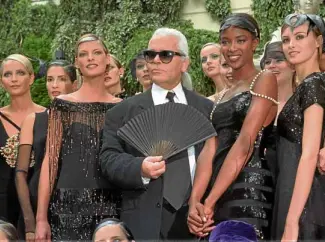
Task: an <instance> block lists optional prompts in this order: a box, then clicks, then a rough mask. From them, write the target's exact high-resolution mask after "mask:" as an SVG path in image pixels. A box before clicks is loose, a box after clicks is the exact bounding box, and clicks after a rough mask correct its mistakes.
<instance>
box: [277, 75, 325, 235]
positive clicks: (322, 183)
mask: <svg viewBox="0 0 325 242" xmlns="http://www.w3.org/2000/svg"><path fill="white" fill-rule="evenodd" d="M324 80H325V74H324V73H313V74H311V75H309V76H308V77H307V78H306V79H305V80H304V81H303V83H301V84H300V85H299V86H298V87H297V89H296V91H295V92H294V94H293V95H292V96H291V98H290V99H289V100H288V101H287V103H286V104H285V106H284V107H283V109H282V111H281V113H280V114H279V118H278V126H277V127H278V136H279V137H278V144H277V160H278V169H279V174H278V178H277V186H276V194H275V206H274V216H273V217H274V218H273V224H272V236H273V237H274V239H281V237H282V235H283V232H284V226H285V221H286V217H287V214H288V209H289V206H290V202H291V197H292V193H293V188H294V183H295V179H296V173H297V168H298V164H299V160H300V156H301V153H302V134H303V125H304V117H303V113H304V110H306V109H307V108H308V107H309V106H311V105H313V104H315V103H318V104H319V105H321V106H322V107H323V108H325V86H324ZM321 137H324V121H323V134H322V136H321ZM321 144H323V140H322V142H321ZM321 146H322V145H321ZM299 239H301V240H315V239H322V240H325V177H324V176H321V175H320V174H319V172H318V171H316V172H315V176H314V180H313V185H312V188H311V192H310V195H309V198H308V200H307V203H306V205H305V208H304V211H303V214H302V216H301V218H300V223H299Z"/></svg>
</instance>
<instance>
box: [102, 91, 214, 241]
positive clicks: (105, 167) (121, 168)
mask: <svg viewBox="0 0 325 242" xmlns="http://www.w3.org/2000/svg"><path fill="white" fill-rule="evenodd" d="M183 89H184V93H185V96H186V99H187V103H188V105H191V106H193V107H195V108H197V109H198V110H199V111H201V112H202V113H203V114H204V115H205V116H206V117H208V116H209V114H210V112H211V110H212V106H213V103H212V102H211V101H210V100H208V99H207V98H205V97H202V96H199V95H198V94H196V93H194V92H192V91H188V90H187V89H185V88H183ZM151 95H152V94H151V90H150V89H149V90H148V91H146V92H144V93H142V94H139V95H136V96H133V97H131V98H128V99H126V100H125V101H123V102H121V103H120V104H118V105H116V106H115V107H113V108H112V109H110V110H109V111H108V112H107V114H106V119H105V127H104V134H103V146H102V150H101V155H100V162H101V169H102V172H103V175H104V176H105V177H106V178H107V179H108V180H109V181H110V182H112V183H113V184H114V185H116V186H117V187H119V188H120V189H121V192H122V208H121V220H122V221H124V222H126V224H127V225H128V226H129V227H130V229H131V231H132V232H133V234H134V236H135V239H138V240H139V239H150V240H153V239H159V233H160V228H161V214H162V202H163V192H162V189H163V187H162V185H163V181H162V179H161V178H158V179H151V181H150V183H149V184H148V185H144V184H143V181H142V178H141V166H142V161H143V160H144V158H145V157H143V155H142V154H141V153H140V152H139V151H137V150H136V149H135V148H133V147H132V146H130V145H128V144H127V143H125V142H124V141H123V140H122V139H120V138H119V137H118V136H117V130H118V129H119V128H120V127H122V126H123V125H124V124H125V123H126V122H128V121H129V120H130V119H132V118H133V117H134V116H136V115H137V114H139V113H141V112H142V111H144V110H146V109H147V108H150V107H152V106H154V103H153V100H152V96H151ZM202 147H203V143H201V144H199V145H197V146H195V154H196V156H197V155H198V154H199V153H200V152H201V149H202ZM184 223H186V220H184Z"/></svg>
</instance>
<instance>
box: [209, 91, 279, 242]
mask: <svg viewBox="0 0 325 242" xmlns="http://www.w3.org/2000/svg"><path fill="white" fill-rule="evenodd" d="M251 101H252V94H251V93H250V91H245V92H242V93H239V94H237V95H235V96H234V97H233V98H231V99H230V100H228V101H225V102H222V103H219V104H217V105H216V106H215V109H214V111H213V113H212V116H211V117H212V123H213V125H214V127H215V129H216V131H217V134H218V148H217V152H216V156H215V158H214V161H213V174H212V179H211V182H210V188H209V189H208V191H209V190H210V189H211V187H212V186H213V184H214V182H215V179H216V177H217V175H218V173H219V171H220V168H221V166H222V165H223V162H224V161H225V158H226V156H227V154H228V152H229V151H230V149H231V147H232V146H233V145H234V143H235V142H236V139H237V137H238V136H239V134H240V130H241V128H242V125H243V122H244V120H245V117H246V114H247V112H248V110H249V107H250V104H251ZM272 127H273V123H272V124H270V125H269V126H267V127H265V128H263V129H262V130H261V131H260V132H259V133H258V136H257V138H256V140H255V144H254V150H253V153H252V155H251V157H250V158H249V159H248V162H247V163H246V165H245V167H244V168H243V169H242V171H241V172H240V174H239V175H238V177H237V179H236V180H235V181H234V182H233V184H232V185H231V186H230V187H229V188H228V189H227V191H226V192H225V193H224V194H223V195H222V196H221V198H220V199H219V200H218V201H217V204H216V206H215V211H214V221H215V222H216V224H218V223H220V222H222V221H225V220H232V219H233V220H240V221H244V222H247V223H249V224H252V225H253V226H254V227H255V230H256V232H257V235H258V237H259V238H260V239H269V238H270V227H271V224H270V223H271V215H272V205H273V182H272V173H271V171H270V167H269V164H268V162H267V161H266V160H265V157H264V150H265V147H266V145H265V144H266V140H269V136H270V135H271V133H272Z"/></svg>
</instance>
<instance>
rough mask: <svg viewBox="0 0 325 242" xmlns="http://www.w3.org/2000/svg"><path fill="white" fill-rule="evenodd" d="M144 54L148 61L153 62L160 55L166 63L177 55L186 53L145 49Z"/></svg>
mask: <svg viewBox="0 0 325 242" xmlns="http://www.w3.org/2000/svg"><path fill="white" fill-rule="evenodd" d="M143 55H144V59H145V60H146V62H148V63H153V61H154V59H155V58H156V56H157V55H158V56H159V59H160V60H161V62H162V63H164V64H168V63H170V62H171V61H172V60H173V58H174V56H175V55H177V56H185V55H184V54H181V53H179V52H176V51H172V50H162V51H154V50H144V51H143Z"/></svg>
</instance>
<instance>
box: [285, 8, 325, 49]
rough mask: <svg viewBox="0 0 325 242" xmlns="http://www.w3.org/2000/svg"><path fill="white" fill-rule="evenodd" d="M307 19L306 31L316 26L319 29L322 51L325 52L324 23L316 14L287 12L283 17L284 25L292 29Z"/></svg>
mask: <svg viewBox="0 0 325 242" xmlns="http://www.w3.org/2000/svg"><path fill="white" fill-rule="evenodd" d="M307 21H309V23H310V24H309V28H308V32H309V31H310V30H311V29H312V28H313V27H315V26H316V27H317V28H318V29H319V31H320V32H321V34H322V36H323V46H322V52H323V53H324V52H325V42H324V40H325V23H324V20H323V19H322V18H321V17H320V16H319V15H316V14H289V15H288V16H287V17H285V19H284V25H287V26H289V27H290V28H291V30H292V31H293V30H294V29H295V28H297V27H298V26H300V25H302V24H304V23H306V22H307Z"/></svg>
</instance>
